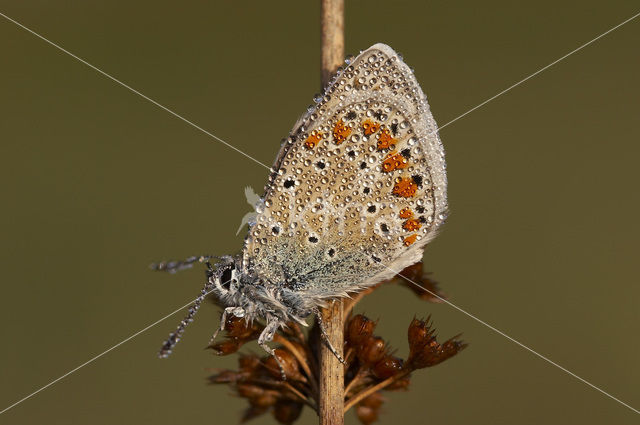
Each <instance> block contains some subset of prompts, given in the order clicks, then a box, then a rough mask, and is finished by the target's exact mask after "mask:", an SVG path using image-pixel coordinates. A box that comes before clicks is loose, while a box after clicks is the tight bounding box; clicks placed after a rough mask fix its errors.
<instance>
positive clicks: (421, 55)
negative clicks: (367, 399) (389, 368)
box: [0, 0, 640, 425]
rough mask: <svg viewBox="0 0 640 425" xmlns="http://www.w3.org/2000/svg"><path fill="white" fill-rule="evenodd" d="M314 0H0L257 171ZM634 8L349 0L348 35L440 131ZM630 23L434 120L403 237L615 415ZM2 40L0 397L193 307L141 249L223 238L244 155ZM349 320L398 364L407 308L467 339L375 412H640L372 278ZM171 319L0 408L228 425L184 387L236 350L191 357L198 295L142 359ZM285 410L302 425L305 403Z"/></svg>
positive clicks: (302, 62)
mask: <svg viewBox="0 0 640 425" xmlns="http://www.w3.org/2000/svg"><path fill="white" fill-rule="evenodd" d="M319 9H320V8H319V2H317V1H309V2H298V1H282V2H224V1H218V2H215V1H208V2H204V1H186V2H180V3H179V4H178V3H176V2H174V1H165V0H155V1H147V0H142V1H137V2H128V1H121V0H112V1H109V2H98V1H67V2H50V1H43V0H39V1H36V0H33V1H29V2H15V1H7V0H0V12H2V13H4V14H6V15H8V16H9V17H11V18H13V19H15V20H17V21H19V22H21V23H22V24H24V25H26V26H27V27H29V28H31V29H33V30H34V31H37V32H39V33H40V34H42V35H43V36H45V37H47V38H48V39H50V40H52V41H53V42H55V43H58V44H59V45H60V46H62V47H64V48H65V49H67V50H69V51H70V52H72V53H74V54H76V55H78V56H79V57H81V58H83V59H85V60H87V61H88V62H90V63H91V64H93V65H95V66H96V67H98V68H100V69H102V70H104V71H105V72H107V73H110V74H112V75H113V76H115V77H116V78H118V79H120V80H122V81H123V82H125V83H127V84H129V85H131V86H132V87H134V88H135V89H137V90H139V91H140V92H142V93H144V94H145V95H147V96H149V97H151V98H153V99H154V100H156V101H158V102H159V103H161V104H162V105H165V106H167V107H168V108H171V109H173V110H174V111H176V112H177V113H179V114H181V115H183V116H184V117H186V118H187V119H189V120H191V121H193V122H194V123H196V124H198V125H199V126H201V127H203V128H204V129H206V130H208V131H210V132H212V133H214V134H215V135H217V136H219V137H221V138H222V139H224V140H226V141H228V142H229V143H230V144H232V145H234V146H235V147H237V148H238V149H241V150H243V151H245V152H247V153H249V154H250V155H252V156H254V157H255V158H256V159H258V160H260V161H262V162H264V163H267V164H271V163H272V161H273V159H274V158H275V155H276V153H277V151H278V147H279V143H280V142H279V141H280V139H281V138H282V137H284V136H286V135H287V133H288V131H289V129H290V127H291V126H292V125H293V123H294V122H295V120H296V119H297V118H298V116H299V115H300V114H302V113H303V111H304V110H305V108H306V106H307V105H308V104H310V103H311V102H312V96H313V94H314V93H316V92H318V91H319V90H320V84H319V80H320V73H319V62H320V60H319V49H320V37H319V12H320V10H319ZM638 11H639V10H638V3H637V2H636V1H631V0H629V1H612V2H606V3H603V2H600V1H593V0H586V1H585V0H583V1H565V2H557V1H551V0H541V1H536V2H529V3H526V4H525V3H522V2H510V1H489V2H476V1H466V0H465V1H457V2H446V1H413V2H409V1H397V2H375V1H367V2H365V1H355V0H352V1H349V0H347V2H346V50H347V52H348V53H353V54H357V52H358V51H359V50H361V49H364V48H367V47H368V46H370V45H371V44H373V43H375V42H385V43H387V44H389V45H391V46H392V47H393V48H394V49H396V50H398V51H399V52H402V53H403V55H404V58H405V60H406V62H407V63H408V64H409V65H410V66H412V67H414V68H415V73H416V75H417V78H418V81H419V82H420V83H421V85H422V87H423V89H424V91H425V92H426V94H427V96H428V98H429V102H430V104H431V107H432V110H433V114H434V116H435V118H436V120H437V121H438V123H440V125H442V124H444V123H447V122H449V121H450V120H452V119H454V118H456V117H457V116H459V115H460V114H462V113H464V112H465V111H467V110H468V109H470V108H472V107H474V106H476V105H478V104H479V103H481V102H483V101H484V100H486V99H487V98H489V97H491V96H493V95H495V94H497V93H498V92H500V91H501V90H503V89H505V88H507V87H508V86H510V85H511V84H513V83H515V82H517V81H519V80H520V79H522V78H524V77H526V76H527V75H529V74H531V73H533V72H535V71H536V70H538V69H540V68H541V67H543V66H545V65H547V64H548V63H550V62H552V61H554V60H556V59H557V58H559V57H560V56H562V55H564V54H566V53H568V52H569V51H571V50H573V49H574V48H576V47H578V46H579V45H581V44H582V43H584V42H586V41H588V40H591V39H592V38H594V37H596V36H597V35H599V34H601V33H603V32H604V31H606V30H608V29H610V28H611V27H613V26H615V25H617V24H618V23H620V22H622V21H623V20H625V19H627V18H629V17H630V16H632V15H634V14H635V13H637V12H638ZM639 39H640V20H636V21H633V22H630V23H629V24H627V25H625V26H623V27H622V28H620V29H618V30H616V31H614V32H613V33H611V34H609V35H607V36H606V37H604V38H602V39H600V40H598V41H597V42H595V43H594V44H593V45H591V46H588V47H587V48H585V49H584V50H582V51H580V52H578V53H577V54H575V55H573V56H571V57H569V58H567V59H566V60H564V61H562V62H560V63H559V64H557V65H555V66H553V67H551V68H550V69H548V70H546V71H545V72H543V73H541V74H540V75H538V76H536V77H534V78H532V79H531V80H529V81H527V82H525V83H524V84H522V85H521V86H519V87H517V88H515V89H514V90H512V91H510V92H508V93H506V94H504V95H503V96H501V97H499V98H497V99H496V100H494V101H492V102H491V103H489V104H487V105H486V106H483V107H482V108H480V109H478V110H476V111H474V112H472V113H470V114H469V115H467V116H465V117H464V118H462V119H460V120H458V121H456V122H455V123H452V124H451V125H449V126H447V127H446V128H444V129H443V130H442V133H441V137H442V140H443V142H444V144H445V148H446V151H447V160H448V172H449V184H450V186H449V196H450V205H451V215H450V218H449V220H448V223H447V225H446V226H445V229H444V231H443V232H442V234H441V235H440V236H439V237H438V238H437V239H436V241H435V242H433V243H432V244H430V245H429V247H428V249H427V252H426V254H425V267H426V268H427V269H428V270H430V271H432V272H433V277H434V278H435V279H436V280H438V281H439V282H440V283H441V286H442V288H443V289H444V291H445V292H446V293H447V294H448V295H449V297H450V300H451V301H452V302H453V303H455V304H456V305H458V306H460V307H462V308H464V309H466V310H467V311H469V312H471V313H472V314H474V315H476V316H477V317H479V318H481V319H482V320H485V321H487V322H488V323H490V324H492V325H493V326H495V327H497V328H498V329H500V330H502V331H504V332H506V333H507V334H509V335H510V336H512V337H514V338H516V339H518V340H520V341H521V342H523V343H524V344H527V345H529V346H530V347H532V348H533V349H535V350H537V351H538V352H540V353H541V354H543V355H545V356H548V357H549V358H551V359H552V360H554V361H556V362H558V363H559V364H560V365H562V366H564V367H566V368H568V369H569V370H571V371H573V372H575V373H576V374H577V375H579V376H581V377H583V378H584V379H586V380H588V381H590V382H592V383H593V384H595V385H597V386H600V387H602V388H603V389H605V390H606V391H608V392H610V393H611V394H612V395H614V396H616V397H619V398H620V399H622V400H624V401H626V402H627V403H629V404H630V405H632V406H634V407H635V408H638V407H639V406H640V385H639V382H640V368H638V363H637V361H638V358H640V342H639V341H638V335H640V320H639V319H640V313H638V311H639V308H638V307H639V305H638V298H639V296H640V285H638V270H637V269H638V245H637V244H638V240H639V239H640V224H639V221H638V215H639V214H640V195H639V193H638V187H637V186H638V183H639V179H638V165H637V161H638V157H639V156H640V143H638V141H639V139H640V128H639V127H638V117H639V115H638V112H639V110H640V82H639V81H638V75H640V56H639V55H638V41H639ZM0 51H1V52H2V67H1V68H0V93H1V99H0V131H1V133H0V134H1V136H0V137H1V138H2V142H1V143H0V194H1V196H2V208H1V209H0V232H1V234H2V244H1V245H0V249H1V252H0V262H1V268H2V281H1V282H2V283H1V292H0V323H2V335H3V344H2V345H3V348H2V350H0V365H1V366H0V409H3V408H5V407H6V406H8V405H10V404H11V403H13V402H15V401H17V400H19V399H20V398H22V397H24V396H26V395H28V394H29V393H31V392H32V391H34V390H36V389H37V388H39V387H41V386H42V385H45V384H46V383H48V382H50V381H51V380H53V379H55V378H57V377H58V376H60V375H62V374H64V373H65V372H67V371H69V370H70V369H72V368H74V367H76V366H78V365H79V364H81V363H83V362H84V361H86V360H88V359H89V358H91V357H93V356H94V355H96V354H98V353H100V352H102V351H104V350H105V349H107V348H109V347H111V346H113V345H114V344H116V343H118V342H120V341H122V340H123V339H124V338H126V337H128V336H130V335H131V334H133V333H135V332H137V331H138V330H140V329H142V328H143V327H145V326H147V325H149V324H151V323H153V322H154V321H156V320H158V319H160V318H161V317H163V316H165V315H167V314H168V313H170V312H172V311H173V310H175V309H176V308H178V307H179V306H181V305H183V304H185V303H187V302H188V301H189V300H191V299H193V298H195V296H196V295H197V294H198V292H199V291H200V288H201V284H202V270H200V269H197V270H192V271H187V272H184V273H181V274H179V275H176V276H170V275H164V274H155V273H152V272H151V271H149V270H148V269H147V265H148V264H149V263H151V262H153V261H156V260H161V259H169V258H184V257H187V256H189V255H193V254H203V253H211V254H224V253H235V252H238V251H239V250H240V249H241V244H242V238H243V236H244V235H243V233H244V232H241V234H240V235H238V236H236V235H235V232H236V229H237V227H238V225H239V224H240V220H241V218H242V216H243V215H244V214H245V213H246V212H249V211H250V207H249V205H247V203H246V201H245V197H244V194H243V189H244V187H245V186H252V187H253V188H255V189H256V190H257V191H258V192H260V193H261V189H262V187H263V185H264V183H265V182H266V177H267V172H266V170H265V169H263V168H262V167H261V166H259V165H257V164H256V163H254V162H251V161H249V160H248V159H246V158H245V157H243V156H241V155H239V154H238V153H237V152H234V151H233V150H231V149H229V148H228V147H225V146H224V145H222V144H221V143H219V142H217V141H216V140H214V139H212V138H210V137H208V136H206V135H204V134H203V133H201V132H199V131H197V130H196V129H194V128H193V127H190V126H189V125H187V124H185V123H184V122H182V121H180V120H178V119H176V118H175V117H174V116H172V115H170V114H169V113H167V112H166V111H163V110H162V109H160V108H158V107H157V106H155V105H153V104H152V103H150V102H148V101H147V100H144V99H142V98H141V97H139V96H137V95H135V94H133V93H131V92H130V91H128V90H126V89H124V88H123V87H121V86H119V85H117V84H115V83H114V82H113V81H111V80H109V79H107V78H105V77H104V76H103V75H100V74H99V73H97V72H96V71H95V70H92V69H90V68H89V67H87V66H85V65H83V64H82V63H80V62H78V61H77V60H75V59H73V58H71V57H69V56H67V55H65V54H63V53H62V52H60V51H59V50H56V49H55V48H53V47H52V46H50V45H48V44H46V43H45V42H43V41H42V40H40V39H38V38H36V37H35V36H34V35H32V34H29V33H28V32H26V31H25V30H23V29H21V28H19V27H18V26H16V25H15V24H13V23H11V22H9V21H7V20H6V19H4V18H1V19H0ZM358 311H360V312H364V313H366V314H367V315H368V316H370V317H372V318H379V319H380V325H379V327H378V334H380V335H381V336H383V337H384V338H386V339H387V340H389V341H390V343H391V344H392V345H393V346H394V347H397V349H398V354H399V355H400V356H405V355H406V354H407V351H408V348H407V342H406V328H407V326H408V324H409V322H410V320H411V319H412V318H413V316H414V315H417V316H419V317H420V316H421V317H424V316H426V315H428V314H431V315H432V318H433V320H434V323H435V326H436V327H437V329H438V331H439V332H438V333H439V335H440V337H441V338H445V339H446V338H448V337H450V336H453V335H454V334H456V333H459V332H464V339H465V340H466V341H467V342H468V343H469V344H470V345H469V347H468V349H467V350H465V351H464V352H462V353H461V354H460V355H458V356H456V357H455V358H453V359H451V360H449V361H447V362H445V363H443V364H441V365H438V366H436V367H434V368H432V369H428V370H425V371H422V372H420V373H416V374H415V375H414V378H413V380H412V387H411V389H410V391H409V392H407V393H390V394H389V395H388V398H389V401H388V402H387V403H386V404H385V406H384V413H383V415H382V418H381V422H380V423H382V424H385V423H386V424H390V423H403V424H422V423H434V424H469V423H474V424H502V423H505V424H506V423H508V424H513V423H516V424H539V423H544V424H546V425H551V424H566V423H589V424H596V423H616V424H631V423H637V421H638V417H637V415H636V414H635V413H633V412H632V411H631V410H629V409H627V408H625V407H623V406H622V405H620V404H618V403H616V402H614V401H612V400H611V399H609V398H607V397H605V396H604V395H602V394H600V393H598V392H597V391H595V390H593V389H592V388H589V387H588V386H586V385H585V384H583V383H581V382H579V381H577V380H576V379H574V378H572V377H571V376H569V375H567V374H566V373H564V372H562V371H561V370H559V369H557V368H555V367H553V366H551V365H549V364H548V363H545V362H543V361H542V360H540V359H539V358H537V357H535V356H534V355H532V354H531V353H529V352H527V351H525V350H523V349H522V348H520V347H518V346H517V345H515V344H514V343H512V342H510V341H508V340H507V339H505V338H504V337H502V336H500V335H498V334H496V333H494V332H493V331H491V330H490V329H488V328H486V327H484V326H482V325H481V324H479V323H477V322H475V321H473V320H471V319H470V318H468V317H466V316H464V315H463V314H461V313H460V312H458V311H456V310H454V309H453V308H451V307H449V306H447V305H433V304H427V303H424V302H422V301H420V300H419V299H418V298H417V297H415V296H413V295H412V294H411V293H410V292H409V291H407V290H406V289H403V288H401V287H397V286H390V287H385V288H382V289H380V290H378V291H376V292H375V293H374V294H373V295H371V296H369V297H367V298H366V299H365V301H363V302H362V303H361V304H359V307H358ZM181 317H182V313H180V314H179V315H176V316H174V317H172V318H170V319H168V320H166V321H164V322H162V323H160V324H158V325H157V326H155V327H153V328H151V329H150V330H149V331H147V332H145V333H144V334H142V335H140V336H138V337H136V338H134V339H132V340H131V341H129V342H127V343H125V344H123V345H122V346H120V347H119V348H117V349H116V350H114V351H112V352H110V353H109V354H107V355H105V356H104V357H102V358H100V359H99V360H97V361H95V362H94V363H92V364H90V365H89V366H87V367H85V368H82V369H80V370H79V371H78V372H76V373H74V374H73V375H71V376H69V377H67V378H65V379H64V380H62V381H60V382H58V383H57V384H55V385H53V386H51V387H50V388H48V389H46V390H45V391H43V392H41V393H39V394H37V395H36V396H34V397H33V398H32V399H30V400H28V401H26V402H24V403H22V404H20V405H19V406H16V407H15V408H13V409H11V410H10V411H8V412H7V413H5V414H3V415H1V416H0V423H2V424H5V423H6V424H36V423H54V424H87V423H91V424H117V423H141V424H157V425H161V424H176V423H218V424H227V423H236V422H237V421H238V419H239V417H240V414H241V411H242V410H243V409H244V407H245V401H244V400H241V399H238V398H236V397H234V396H233V395H232V394H230V393H229V390H228V389H227V388H226V387H223V386H220V387H211V386H207V385H206V384H205V378H206V376H208V375H209V374H210V372H208V369H211V368H218V367H235V365H236V357H235V356H233V357H229V358H218V357H214V356H213V355H212V354H211V353H210V352H209V351H205V350H203V347H204V346H205V345H206V343H207V341H208V338H209V336H210V334H211V332H212V331H213V330H214V328H215V327H216V326H217V324H218V312H217V310H216V308H214V307H213V306H211V305H207V306H206V307H205V308H203V310H202V311H201V313H200V314H199V317H198V318H197V319H198V320H196V322H195V323H193V325H192V326H190V327H189V329H188V330H187V333H186V336H185V338H184V340H183V341H182V342H181V344H180V345H179V346H178V347H177V348H176V350H175V353H174V355H173V356H172V357H171V358H170V359H168V360H160V359H158V358H157V357H156V351H157V349H158V348H159V347H160V345H161V343H162V342H163V341H164V339H165V338H166V337H167V335H168V332H169V331H171V330H173V329H174V327H175V325H176V324H177V322H178V320H180V318H181ZM634 335H635V336H634ZM247 349H249V350H257V347H256V346H248V347H247ZM256 423H265V424H272V423H275V421H274V420H273V419H272V418H271V417H268V416H264V417H262V418H261V419H258V420H256ZM299 423H301V424H314V423H317V420H316V417H315V415H314V414H313V413H312V412H311V411H309V410H306V411H305V413H304V415H303V417H302V418H301V420H300V421H299ZM347 423H349V424H355V423H357V421H356V419H355V417H354V416H352V413H349V414H348V415H347Z"/></svg>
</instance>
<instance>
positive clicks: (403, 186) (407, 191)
mask: <svg viewBox="0 0 640 425" xmlns="http://www.w3.org/2000/svg"><path fill="white" fill-rule="evenodd" d="M417 190H418V185H417V184H415V183H414V182H413V180H412V179H407V178H402V179H400V180H399V181H398V182H397V183H396V185H395V186H394V187H393V194H394V195H396V196H401V197H403V198H411V197H412V196H414V195H415V194H416V191H417Z"/></svg>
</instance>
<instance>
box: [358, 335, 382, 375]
mask: <svg viewBox="0 0 640 425" xmlns="http://www.w3.org/2000/svg"><path fill="white" fill-rule="evenodd" d="M356 350H357V351H356V355H357V356H358V360H360V362H361V363H362V364H363V365H364V366H367V367H373V366H374V365H375V364H376V363H378V362H379V361H380V360H382V359H383V358H384V357H385V355H386V354H387V352H386V346H385V343H384V340H383V339H382V338H379V337H375V336H369V337H367V339H365V340H363V341H362V342H361V343H360V345H359V346H358V347H356Z"/></svg>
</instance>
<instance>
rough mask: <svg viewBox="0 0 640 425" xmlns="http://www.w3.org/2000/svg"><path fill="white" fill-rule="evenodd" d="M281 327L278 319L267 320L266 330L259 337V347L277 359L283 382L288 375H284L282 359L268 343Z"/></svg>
mask: <svg viewBox="0 0 640 425" xmlns="http://www.w3.org/2000/svg"><path fill="white" fill-rule="evenodd" d="M279 327H280V321H279V320H277V319H273V318H272V319H271V320H269V319H267V326H265V328H264V330H263V331H262V333H261V334H260V336H259V337H258V345H260V347H262V349H263V350H264V351H266V352H267V353H269V354H271V355H272V356H273V358H274V359H276V363H278V367H279V368H280V374H281V376H282V380H283V381H286V380H287V375H286V374H285V373H284V367H282V363H280V359H279V358H278V356H276V352H275V350H274V349H273V348H271V347H269V345H268V344H267V342H271V341H273V337H274V335H275V333H276V331H277V330H278V328H279Z"/></svg>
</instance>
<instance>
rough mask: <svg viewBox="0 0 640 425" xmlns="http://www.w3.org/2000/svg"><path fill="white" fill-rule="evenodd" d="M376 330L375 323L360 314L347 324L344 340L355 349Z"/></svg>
mask: <svg viewBox="0 0 640 425" xmlns="http://www.w3.org/2000/svg"><path fill="white" fill-rule="evenodd" d="M375 328H376V322H374V321H372V320H370V319H368V318H367V317H365V316H363V315H362V314H356V315H355V316H353V317H352V318H351V319H350V320H349V322H348V323H347V329H346V332H345V339H346V340H347V343H349V344H350V345H352V346H354V347H356V346H358V345H360V343H361V342H362V341H363V340H365V339H367V338H369V337H370V336H372V335H373V331H374V330H375Z"/></svg>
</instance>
